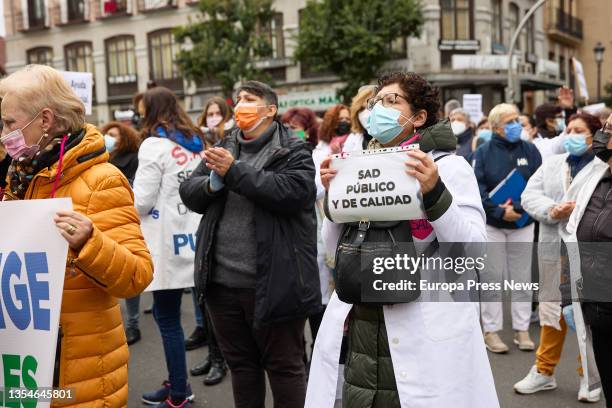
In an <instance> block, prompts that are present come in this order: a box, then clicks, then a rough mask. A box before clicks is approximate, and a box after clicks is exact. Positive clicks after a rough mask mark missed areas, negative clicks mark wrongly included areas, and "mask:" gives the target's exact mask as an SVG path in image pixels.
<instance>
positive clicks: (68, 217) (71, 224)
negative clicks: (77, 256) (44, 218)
mask: <svg viewBox="0 0 612 408" xmlns="http://www.w3.org/2000/svg"><path fill="white" fill-rule="evenodd" d="M53 221H55V226H56V227H57V228H58V230H59V232H60V234H62V237H64V239H65V240H66V241H68V245H69V246H70V248H72V249H74V250H75V251H80V250H81V248H83V245H85V243H86V242H87V240H88V239H89V238H91V233H92V231H93V224H92V222H91V220H90V219H89V218H87V217H86V216H84V215H82V214H79V213H78V212H75V211H58V212H57V214H56V215H55V217H53Z"/></svg>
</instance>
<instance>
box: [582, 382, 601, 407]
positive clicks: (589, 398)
mask: <svg viewBox="0 0 612 408" xmlns="http://www.w3.org/2000/svg"><path fill="white" fill-rule="evenodd" d="M600 399H601V388H597V389H596V390H593V391H589V389H588V388H587V382H586V378H584V377H580V390H579V391H578V401H581V402H598V401H599V400H600Z"/></svg>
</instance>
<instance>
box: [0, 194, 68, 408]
mask: <svg viewBox="0 0 612 408" xmlns="http://www.w3.org/2000/svg"><path fill="white" fill-rule="evenodd" d="M70 209H72V201H71V200H70V199H68V198H62V199H52V200H25V201H4V202H0V220H2V232H3V233H2V234H0V354H1V359H0V366H1V367H0V388H3V390H2V395H0V406H2V407H4V406H6V407H20V406H24V407H29V406H31V407H34V406H37V407H49V406H50V402H49V400H48V399H46V397H48V396H49V395H48V394H47V393H48V391H49V389H48V387H51V386H52V385H53V370H54V366H55V350H56V347H57V335H58V327H59V318H60V310H61V306H62V290H63V287H64V274H65V271H66V257H67V254H68V243H67V242H66V240H65V239H64V238H63V237H62V236H61V235H60V233H59V232H58V230H57V228H56V227H55V223H54V222H53V216H54V215H55V213H56V212H57V211H59V210H70ZM24 397H25V398H24ZM9 398H10V399H11V400H12V402H9ZM15 399H17V400H21V403H20V402H19V401H15ZM28 400H29V401H31V402H28ZM36 400H38V401H39V402H38V403H37V404H36V403H34V402H33V401H36Z"/></svg>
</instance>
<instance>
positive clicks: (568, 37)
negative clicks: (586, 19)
mask: <svg viewBox="0 0 612 408" xmlns="http://www.w3.org/2000/svg"><path fill="white" fill-rule="evenodd" d="M582 26H583V24H582V20H581V19H579V18H577V17H574V16H573V15H571V14H568V13H567V12H566V11H565V10H562V9H560V8H557V9H554V13H553V18H552V19H551V21H550V24H549V27H548V34H549V35H550V36H551V37H553V38H554V39H555V40H557V41H561V42H564V43H567V44H570V45H576V44H578V43H580V42H581V41H582V38H583V31H582V28H583V27H582Z"/></svg>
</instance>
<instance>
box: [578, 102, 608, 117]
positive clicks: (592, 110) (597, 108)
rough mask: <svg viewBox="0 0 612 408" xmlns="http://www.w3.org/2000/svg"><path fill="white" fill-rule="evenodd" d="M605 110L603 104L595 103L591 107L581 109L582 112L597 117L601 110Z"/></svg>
mask: <svg viewBox="0 0 612 408" xmlns="http://www.w3.org/2000/svg"><path fill="white" fill-rule="evenodd" d="M604 109H606V104H605V103H596V104H593V105H587V106H583V107H582V111H583V112H586V113H589V114H591V115H597V114H598V113H599V112H601V111H602V110H604Z"/></svg>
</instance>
